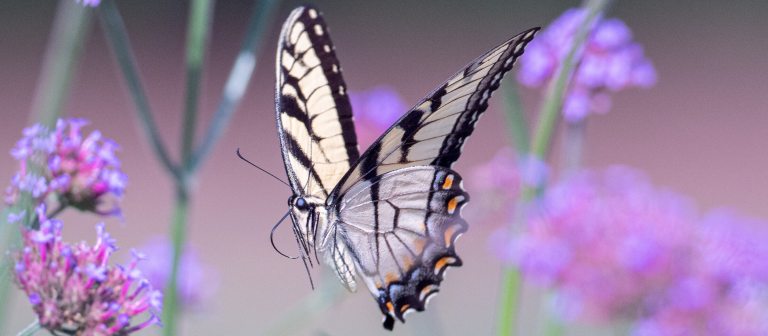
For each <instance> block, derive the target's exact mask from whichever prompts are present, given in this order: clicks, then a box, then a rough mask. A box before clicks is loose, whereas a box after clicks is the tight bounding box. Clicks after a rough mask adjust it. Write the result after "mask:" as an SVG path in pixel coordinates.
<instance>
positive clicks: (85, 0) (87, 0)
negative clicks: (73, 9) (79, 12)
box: [77, 0, 101, 7]
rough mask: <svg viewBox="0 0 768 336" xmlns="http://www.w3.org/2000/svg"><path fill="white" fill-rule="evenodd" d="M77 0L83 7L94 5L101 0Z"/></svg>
mask: <svg viewBox="0 0 768 336" xmlns="http://www.w3.org/2000/svg"><path fill="white" fill-rule="evenodd" d="M77 2H78V3H81V4H83V6H85V7H96V6H98V5H99V4H100V3H101V0H77Z"/></svg>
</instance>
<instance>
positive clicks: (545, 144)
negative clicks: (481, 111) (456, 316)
mask: <svg viewBox="0 0 768 336" xmlns="http://www.w3.org/2000/svg"><path fill="white" fill-rule="evenodd" d="M609 2H610V1H609V0H588V1H587V2H586V3H585V5H584V7H585V8H586V10H587V15H586V18H585V19H584V22H583V24H582V25H581V26H580V27H579V29H578V31H577V32H576V34H575V35H574V39H573V45H572V46H571V48H570V50H569V52H568V54H567V56H566V57H565V59H564V60H563V64H562V65H561V66H560V67H559V69H558V71H557V72H556V74H555V76H554V79H553V80H552V82H551V83H550V86H549V88H548V89H547V94H546V98H545V100H544V105H543V106H542V109H541V112H540V115H539V120H538V124H537V125H536V129H535V130H534V133H533V141H532V142H531V147H530V152H529V154H530V155H532V156H534V157H535V158H538V159H542V160H543V159H545V158H546V157H547V155H548V154H549V149H550V143H551V140H552V134H553V133H554V130H555V128H556V126H557V122H558V120H559V117H560V111H561V109H562V106H563V97H564V94H565V89H566V87H567V84H568V82H569V81H570V78H571V75H572V73H573V71H574V68H575V64H576V63H577V59H578V57H577V56H578V54H580V51H581V50H582V46H583V44H584V42H585V41H586V39H587V36H588V35H589V32H590V31H591V30H592V26H593V24H594V22H595V21H596V19H597V18H598V17H599V16H600V15H601V13H602V12H603V11H604V10H605V7H606V6H607V5H608V3H609ZM542 188H543V186H540V185H535V186H531V185H523V187H522V189H521V192H520V193H521V195H520V197H519V198H518V201H517V202H518V205H517V206H516V209H515V210H516V212H521V211H522V212H525V211H526V209H527V208H528V206H529V204H530V203H531V202H532V201H533V200H534V199H535V198H536V197H537V195H538V194H539V193H540V192H541V190H542ZM524 215H525V214H522V216H516V218H518V219H517V220H515V221H513V222H512V225H513V226H514V227H517V226H519V224H521V222H522V220H523V218H524ZM517 273H518V270H515V269H512V268H509V269H506V270H505V271H504V278H503V279H504V280H503V281H504V282H503V283H502V286H503V288H502V293H503V294H502V295H503V296H502V301H501V308H500V309H499V316H498V319H499V321H498V335H501V336H506V335H512V334H513V332H514V325H513V319H515V318H516V315H515V316H513V315H508V314H513V313H514V314H517V305H518V292H519V289H520V278H519V275H518V274H517Z"/></svg>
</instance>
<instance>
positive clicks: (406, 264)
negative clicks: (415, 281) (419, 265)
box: [402, 255, 413, 271]
mask: <svg viewBox="0 0 768 336" xmlns="http://www.w3.org/2000/svg"><path fill="white" fill-rule="evenodd" d="M402 263H403V269H404V270H406V271H408V270H409V269H410V268H411V266H413V259H411V256H408V255H407V256H403V261H402Z"/></svg>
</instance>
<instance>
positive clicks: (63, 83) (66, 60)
mask: <svg viewBox="0 0 768 336" xmlns="http://www.w3.org/2000/svg"><path fill="white" fill-rule="evenodd" d="M90 23H91V11H90V9H88V8H85V7H84V6H83V5H81V4H78V3H76V2H75V1H60V2H59V5H58V7H57V9H56V17H55V18H54V21H53V27H51V35H50V37H49V38H48V45H47V46H46V49H45V56H44V58H43V65H42V71H41V72H40V77H39V78H38V79H37V88H36V89H35V96H34V97H33V98H32V113H31V114H30V118H31V119H30V123H41V124H43V125H45V126H48V127H52V126H54V125H55V124H56V119H58V117H59V115H60V114H61V109H62V108H63V107H64V104H65V102H66V98H67V96H68V95H69V89H70V85H69V84H70V82H71V80H72V74H73V73H74V72H75V70H77V64H78V60H79V59H80V55H81V53H82V51H83V49H84V48H83V42H84V41H85V38H86V36H87V35H88V32H89V31H90V30H89V29H88V28H89V27H90Z"/></svg>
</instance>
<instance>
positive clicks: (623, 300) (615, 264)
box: [495, 167, 695, 321]
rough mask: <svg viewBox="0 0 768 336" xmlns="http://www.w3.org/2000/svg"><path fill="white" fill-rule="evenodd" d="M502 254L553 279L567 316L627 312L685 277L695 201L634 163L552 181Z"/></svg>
mask: <svg viewBox="0 0 768 336" xmlns="http://www.w3.org/2000/svg"><path fill="white" fill-rule="evenodd" d="M528 215H529V219H528V222H527V223H526V224H525V225H526V226H525V227H523V228H520V232H519V234H517V235H515V236H514V237H510V236H507V239H506V240H504V239H500V238H496V240H495V248H496V250H497V252H498V254H499V255H500V256H501V257H502V258H504V259H506V260H507V261H508V262H510V263H512V264H514V265H516V266H517V267H519V268H520V270H521V272H523V273H524V274H525V276H526V277H527V278H528V279H530V280H531V281H533V282H537V283H539V284H543V285H548V286H554V287H555V288H556V289H557V292H558V294H559V296H560V297H561V299H562V301H563V302H564V304H565V307H564V308H563V311H564V312H566V314H567V316H565V317H566V318H583V319H587V320H595V321H605V320H610V319H614V318H626V317H627V314H628V312H633V311H636V310H637V309H639V307H642V306H643V305H644V304H645V302H646V300H651V299H652V298H653V295H654V294H655V293H658V292H659V291H660V290H663V289H664V288H666V287H667V286H669V285H670V284H671V283H672V282H673V281H675V280H676V279H678V278H679V276H680V272H681V270H680V269H679V265H681V264H684V262H685V259H686V258H687V257H688V253H689V245H690V244H689V240H690V237H691V236H692V234H693V227H694V223H695V217H694V212H693V211H692V206H691V205H690V204H689V202H688V201H687V200H686V199H684V198H682V197H680V196H678V195H675V194H672V193H669V192H666V191H663V190H659V189H656V188H654V187H653V186H651V185H650V184H649V183H648V181H647V180H646V179H645V177H644V176H642V175H641V174H639V173H637V172H635V171H632V170H630V169H628V168H623V167H613V168H610V169H608V170H606V171H605V172H604V173H593V172H584V173H581V174H577V175H575V176H573V177H571V178H569V179H567V180H565V181H563V182H562V183H559V184H557V185H555V186H553V187H552V188H551V189H550V190H548V192H547V193H546V194H545V196H544V197H543V199H542V200H541V202H540V203H539V204H536V205H534V208H532V209H530V213H529V214H528Z"/></svg>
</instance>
